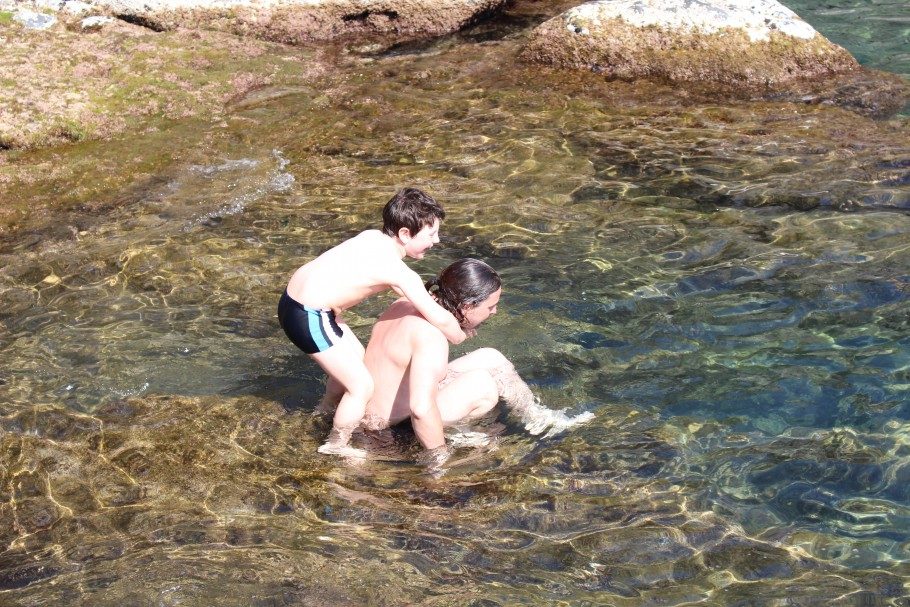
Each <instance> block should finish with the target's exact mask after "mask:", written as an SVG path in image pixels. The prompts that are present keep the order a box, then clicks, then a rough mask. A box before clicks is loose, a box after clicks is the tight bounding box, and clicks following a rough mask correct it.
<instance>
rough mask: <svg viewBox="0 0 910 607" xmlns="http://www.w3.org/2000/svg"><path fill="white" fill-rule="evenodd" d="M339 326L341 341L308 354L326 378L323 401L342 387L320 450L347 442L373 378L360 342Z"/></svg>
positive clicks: (363, 408) (333, 450)
mask: <svg viewBox="0 0 910 607" xmlns="http://www.w3.org/2000/svg"><path fill="white" fill-rule="evenodd" d="M339 326H340V327H341V328H342V331H343V332H344V335H343V337H342V339H341V341H340V342H339V343H337V344H335V345H334V346H332V347H331V348H329V349H328V350H325V351H324V352H317V353H316V354H312V357H313V359H314V360H315V361H316V362H317V363H318V364H319V366H320V367H322V368H323V370H325V372H326V373H327V374H328V375H329V378H330V379H329V383H328V384H327V386H326V389H327V390H326V397H324V398H323V401H326V399H328V398H337V395H338V393H339V392H341V388H343V390H344V393H343V395H342V396H341V400H340V401H339V402H338V409H337V410H336V411H335V417H334V420H333V425H332V433H331V434H330V435H329V438H328V440H327V441H326V443H325V444H324V445H323V446H322V447H320V448H319V451H320V452H321V453H338V452H340V451H339V450H338V449H339V448H341V447H345V446H346V445H347V443H348V442H349V441H350V439H351V433H353V431H354V430H355V429H356V428H357V426H358V425H359V424H360V420H361V419H362V418H363V414H364V412H365V411H366V406H367V402H369V400H370V398H372V396H373V378H372V377H371V376H370V373H369V371H367V368H366V365H365V364H364V363H363V353H364V348H363V345H362V344H361V343H360V340H358V339H357V337H356V336H355V335H354V334H353V333H352V332H351V329H350V328H349V327H348V326H347V325H344V324H342V325H339ZM330 392H331V394H330ZM348 454H351V453H348Z"/></svg>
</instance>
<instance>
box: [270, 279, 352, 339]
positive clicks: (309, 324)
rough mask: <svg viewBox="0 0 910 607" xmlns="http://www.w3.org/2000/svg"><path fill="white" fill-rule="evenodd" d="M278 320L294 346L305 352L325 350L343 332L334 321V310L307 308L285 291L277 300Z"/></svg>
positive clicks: (339, 337)
mask: <svg viewBox="0 0 910 607" xmlns="http://www.w3.org/2000/svg"><path fill="white" fill-rule="evenodd" d="M278 322H279V323H281V328H282V329H284V333H285V334H286V335H287V336H288V339H290V340H291V341H292V342H293V343H294V345H295V346H297V347H298V348H300V349H301V350H303V351H304V352H306V353H307V354H316V353H317V352H325V351H326V350H328V349H329V348H331V347H332V346H334V345H335V344H337V343H338V342H339V341H341V337H342V335H344V333H343V332H342V330H341V327H339V326H338V323H337V322H336V321H335V312H334V311H332V310H320V309H319V308H308V307H307V306H305V305H303V304H301V303H300V302H298V301H296V300H294V299H293V298H292V297H291V296H290V295H288V292H287V291H285V292H284V294H283V295H282V296H281V300H280V301H279V302H278Z"/></svg>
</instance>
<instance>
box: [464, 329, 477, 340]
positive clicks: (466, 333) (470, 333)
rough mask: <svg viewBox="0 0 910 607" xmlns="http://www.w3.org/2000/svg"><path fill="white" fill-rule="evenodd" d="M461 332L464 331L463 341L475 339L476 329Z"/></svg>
mask: <svg viewBox="0 0 910 607" xmlns="http://www.w3.org/2000/svg"><path fill="white" fill-rule="evenodd" d="M462 331H464V336H465V339H471V338H472V337H477V329H462Z"/></svg>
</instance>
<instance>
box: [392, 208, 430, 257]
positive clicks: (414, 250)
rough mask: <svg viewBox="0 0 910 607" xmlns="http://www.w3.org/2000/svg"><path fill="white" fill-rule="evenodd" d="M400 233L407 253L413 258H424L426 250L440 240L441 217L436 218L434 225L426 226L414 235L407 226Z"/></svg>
mask: <svg viewBox="0 0 910 607" xmlns="http://www.w3.org/2000/svg"><path fill="white" fill-rule="evenodd" d="M398 234H399V238H400V239H401V241H402V242H403V243H404V251H405V254H406V255H407V256H408V257H410V258H412V259H423V256H424V255H425V254H426V252H427V251H429V250H430V248H431V247H432V246H433V245H434V244H436V243H437V242H439V218H438V217H437V218H434V219H433V225H429V226H424V227H423V228H421V229H420V231H419V232H417V233H416V234H413V235H412V234H411V233H410V232H409V231H408V229H407V228H402V229H401V231H399V232H398Z"/></svg>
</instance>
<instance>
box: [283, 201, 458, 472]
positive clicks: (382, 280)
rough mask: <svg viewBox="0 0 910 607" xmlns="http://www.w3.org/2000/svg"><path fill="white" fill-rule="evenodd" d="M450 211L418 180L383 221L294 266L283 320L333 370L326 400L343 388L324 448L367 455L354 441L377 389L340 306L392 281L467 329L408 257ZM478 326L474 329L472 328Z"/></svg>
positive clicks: (433, 312)
mask: <svg viewBox="0 0 910 607" xmlns="http://www.w3.org/2000/svg"><path fill="white" fill-rule="evenodd" d="M444 218H445V211H443V209H442V207H441V206H440V205H439V203H437V202H436V201H435V200H434V199H433V198H431V197H430V196H429V195H427V194H425V193H424V192H422V191H420V190H418V189H416V188H405V189H403V190H401V191H400V192H398V193H397V194H395V196H393V197H392V199H391V200H389V202H388V203H387V204H386V205H385V208H383V210H382V220H383V227H382V231H379V230H366V231H364V232H361V233H360V234H358V235H357V236H354V237H353V238H350V239H348V240H345V241H344V242H342V243H341V244H339V245H337V246H335V247H333V248H331V249H329V250H328V251H326V252H325V253H323V254H322V255H320V256H318V257H317V258H316V259H314V260H312V261H310V262H309V263H307V264H305V265H303V266H301V267H300V268H298V269H297V271H296V272H294V274H293V276H291V279H290V281H289V282H288V286H287V289H285V292H284V294H283V295H282V296H281V300H280V301H279V303H278V320H279V322H280V323H281V326H282V328H283V329H284V332H285V333H286V334H287V336H288V338H290V340H291V341H292V342H293V343H294V344H295V345H297V347H299V348H300V349H301V350H303V351H304V352H306V353H307V354H309V355H310V356H311V357H312V358H313V360H315V361H316V362H317V363H318V364H319V366H320V367H322V369H323V370H324V371H325V372H326V373H327V374H328V376H329V379H328V383H327V385H326V396H325V399H324V401H326V402H332V401H335V400H337V399H338V395H341V400H340V402H339V404H338V408H337V410H336V411H335V417H334V419H333V425H332V432H331V434H330V435H329V438H328V440H326V442H325V444H324V445H322V446H321V447H320V448H319V451H320V453H335V454H342V455H355V456H362V455H363V453H362V452H360V451H358V450H355V449H352V448H351V447H349V446H348V442H349V441H350V437H351V433H352V432H353V431H354V429H355V428H356V427H357V425H358V424H359V423H360V420H361V418H363V414H364V411H365V410H366V405H367V402H368V401H369V400H370V398H371V397H372V395H373V379H372V377H371V376H370V373H369V371H367V368H366V366H365V365H364V362H363V354H364V347H363V345H362V344H361V343H360V341H359V340H358V339H357V337H356V336H355V335H354V334H353V333H352V332H351V329H350V327H348V326H347V324H345V323H343V322H338V321H337V317H336V314H338V313H339V312H340V311H341V310H344V309H346V308H349V307H351V306H353V305H355V304H357V303H360V302H361V301H363V300H364V299H366V298H367V297H369V296H371V295H375V294H376V293H379V292H380V291H385V290H386V289H394V290H395V291H396V292H397V293H398V294H400V295H403V296H404V297H406V298H407V299H408V300H410V302H411V303H412V304H414V307H415V308H416V309H417V311H418V312H420V314H422V315H423V316H424V317H425V318H426V319H427V320H428V321H429V322H430V323H432V324H433V325H435V326H436V327H438V328H439V330H440V331H442V333H443V334H444V335H445V336H446V339H448V341H450V342H451V343H453V344H459V343H461V342H462V341H464V340H465V338H466V337H467V335H466V334H465V332H464V331H463V330H462V328H461V327H460V326H459V323H458V320H456V319H455V317H454V316H453V315H452V314H451V313H449V312H448V311H446V310H445V309H444V308H443V307H442V306H440V305H439V304H438V303H436V301H435V300H434V299H433V298H432V297H431V296H430V294H429V293H427V290H426V289H425V288H424V285H423V281H422V280H421V278H420V276H419V275H418V274H417V273H416V272H414V271H413V270H411V269H410V268H409V267H408V266H407V265H405V263H404V261H403V259H404V258H405V257H411V258H413V259H423V256H424V254H425V253H426V252H427V250H429V249H430V248H431V247H432V246H433V245H434V244H435V243H437V242H439V222H440V220H442V219H444ZM472 333H473V332H472Z"/></svg>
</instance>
